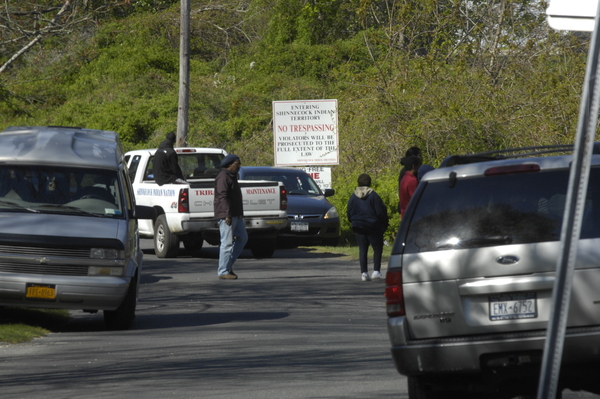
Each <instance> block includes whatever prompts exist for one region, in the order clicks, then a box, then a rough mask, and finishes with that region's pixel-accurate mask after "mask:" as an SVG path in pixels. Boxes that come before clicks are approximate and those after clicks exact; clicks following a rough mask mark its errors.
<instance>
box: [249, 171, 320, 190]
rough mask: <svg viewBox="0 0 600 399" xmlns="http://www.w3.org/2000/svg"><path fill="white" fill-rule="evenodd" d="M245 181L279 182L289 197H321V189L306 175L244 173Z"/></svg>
mask: <svg viewBox="0 0 600 399" xmlns="http://www.w3.org/2000/svg"><path fill="white" fill-rule="evenodd" d="M244 179H245V180H269V181H280V182H282V183H283V185H284V186H285V189H286V190H287V192H288V194H290V195H310V196H315V195H322V193H321V189H320V188H319V186H318V185H317V183H315V181H314V180H313V179H312V178H311V177H310V176H309V175H308V174H300V173H282V172H268V171H267V172H265V171H261V172H246V173H245V174H244Z"/></svg>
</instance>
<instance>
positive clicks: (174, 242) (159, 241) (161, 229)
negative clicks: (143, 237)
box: [154, 215, 179, 258]
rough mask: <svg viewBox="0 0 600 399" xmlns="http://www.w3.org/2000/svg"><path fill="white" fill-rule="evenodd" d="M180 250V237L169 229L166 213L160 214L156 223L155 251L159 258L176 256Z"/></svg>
mask: <svg viewBox="0 0 600 399" xmlns="http://www.w3.org/2000/svg"><path fill="white" fill-rule="evenodd" d="M178 252H179V237H177V236H176V235H175V234H173V233H171V230H169V225H168V224H167V218H166V217H165V215H160V216H159V217H158V219H156V223H155V224H154V253H155V254H156V256H157V257H159V258H175V257H176V256H177V253H178Z"/></svg>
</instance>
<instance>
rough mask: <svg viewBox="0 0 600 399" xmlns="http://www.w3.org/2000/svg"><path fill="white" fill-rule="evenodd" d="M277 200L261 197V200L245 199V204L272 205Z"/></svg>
mask: <svg viewBox="0 0 600 399" xmlns="http://www.w3.org/2000/svg"><path fill="white" fill-rule="evenodd" d="M273 202H275V200H274V199H260V200H244V201H243V203H244V205H267V204H268V205H271V204H273Z"/></svg>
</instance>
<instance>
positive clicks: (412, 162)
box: [399, 157, 421, 217]
mask: <svg viewBox="0 0 600 399" xmlns="http://www.w3.org/2000/svg"><path fill="white" fill-rule="evenodd" d="M405 165H406V169H407V171H406V173H405V174H404V177H402V181H401V182H400V193H399V194H400V217H402V215H404V212H405V211H406V207H407V206H408V203H409V202H410V199H411V198H412V196H413V194H414V193H415V190H416V189H417V186H418V185H419V181H418V179H417V171H418V170H419V166H421V158H419V157H408V159H407V160H406V162H405Z"/></svg>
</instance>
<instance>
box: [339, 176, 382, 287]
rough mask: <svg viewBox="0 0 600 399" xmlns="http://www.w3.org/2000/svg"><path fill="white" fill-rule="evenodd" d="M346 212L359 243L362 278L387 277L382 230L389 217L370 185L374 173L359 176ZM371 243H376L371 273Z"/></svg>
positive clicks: (372, 245)
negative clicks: (370, 273) (382, 270)
mask: <svg viewBox="0 0 600 399" xmlns="http://www.w3.org/2000/svg"><path fill="white" fill-rule="evenodd" d="M346 215H347V217H348V220H349V221H350V223H351V224H352V230H353V231H354V234H355V235H356V241H357V243H358V251H359V259H360V272H361V278H362V281H370V280H371V278H373V279H383V278H385V277H384V276H383V275H382V274H381V255H382V253H383V234H384V233H385V231H386V230H387V228H388V224H389V219H388V214H387V207H386V206H385V204H384V203H383V201H382V200H381V198H380V197H379V195H378V194H377V193H376V192H375V191H374V190H373V189H372V188H371V176H369V175H367V174H365V173H363V174H361V175H360V176H358V187H356V190H355V191H354V194H352V196H350V199H349V200H348V209H347V211H346ZM369 245H370V246H371V247H373V269H374V271H373V274H372V276H371V277H369V272H368V268H367V257H368V251H369Z"/></svg>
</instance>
